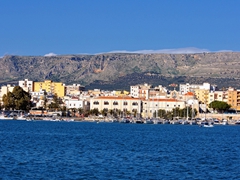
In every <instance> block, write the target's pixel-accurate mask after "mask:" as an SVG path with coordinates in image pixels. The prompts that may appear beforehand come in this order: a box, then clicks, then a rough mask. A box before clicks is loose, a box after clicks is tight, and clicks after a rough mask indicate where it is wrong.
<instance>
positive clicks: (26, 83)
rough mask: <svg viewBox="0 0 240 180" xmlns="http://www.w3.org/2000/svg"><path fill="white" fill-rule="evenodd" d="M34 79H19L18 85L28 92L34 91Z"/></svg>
mask: <svg viewBox="0 0 240 180" xmlns="http://www.w3.org/2000/svg"><path fill="white" fill-rule="evenodd" d="M33 84H34V83H33V81H29V80H28V79H24V80H23V81H18V85H19V86H20V87H21V88H22V89H23V90H24V91H26V92H28V93H29V92H32V91H33Z"/></svg>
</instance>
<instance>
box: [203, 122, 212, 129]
mask: <svg viewBox="0 0 240 180" xmlns="http://www.w3.org/2000/svg"><path fill="white" fill-rule="evenodd" d="M202 127H206V128H210V127H214V126H213V125H212V124H211V123H209V122H206V123H204V124H203V126H202Z"/></svg>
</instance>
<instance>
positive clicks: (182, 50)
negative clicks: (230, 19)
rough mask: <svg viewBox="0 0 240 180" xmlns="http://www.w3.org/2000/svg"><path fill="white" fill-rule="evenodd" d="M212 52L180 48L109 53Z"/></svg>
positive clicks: (193, 48)
mask: <svg viewBox="0 0 240 180" xmlns="http://www.w3.org/2000/svg"><path fill="white" fill-rule="evenodd" d="M203 52H210V51H209V50H208V49H199V48H195V47H187V48H178V49H160V50H138V51H126V50H121V51H111V52H108V53H140V54H161V53H162V54H191V53H203Z"/></svg>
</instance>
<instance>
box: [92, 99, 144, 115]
mask: <svg viewBox="0 0 240 180" xmlns="http://www.w3.org/2000/svg"><path fill="white" fill-rule="evenodd" d="M90 109H91V110H93V109H98V110H99V111H102V110H107V111H108V110H120V111H122V112H127V111H129V112H130V113H134V112H136V113H137V114H140V113H141V100H140V99H139V98H132V97H128V96H126V97H119V96H116V97H114V96H100V97H96V98H92V99H91V100H90Z"/></svg>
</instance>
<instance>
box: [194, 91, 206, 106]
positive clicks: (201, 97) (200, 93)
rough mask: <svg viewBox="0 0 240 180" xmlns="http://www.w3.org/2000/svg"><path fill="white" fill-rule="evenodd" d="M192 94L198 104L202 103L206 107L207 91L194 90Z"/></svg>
mask: <svg viewBox="0 0 240 180" xmlns="http://www.w3.org/2000/svg"><path fill="white" fill-rule="evenodd" d="M194 93H195V96H196V98H197V99H198V101H199V102H202V103H204V104H206V105H207V106H208V104H209V103H210V99H209V90H206V89H195V90H194Z"/></svg>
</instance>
